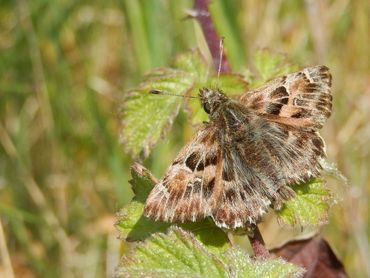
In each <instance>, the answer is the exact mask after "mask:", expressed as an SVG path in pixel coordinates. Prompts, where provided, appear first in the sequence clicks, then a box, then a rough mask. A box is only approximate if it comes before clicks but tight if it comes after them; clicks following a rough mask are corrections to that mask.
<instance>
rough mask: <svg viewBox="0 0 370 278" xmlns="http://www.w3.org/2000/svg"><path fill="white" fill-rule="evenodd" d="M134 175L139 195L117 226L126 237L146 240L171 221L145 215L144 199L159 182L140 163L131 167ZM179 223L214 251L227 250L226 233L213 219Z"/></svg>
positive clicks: (119, 219) (167, 226)
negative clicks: (158, 219)
mask: <svg viewBox="0 0 370 278" xmlns="http://www.w3.org/2000/svg"><path fill="white" fill-rule="evenodd" d="M131 175H132V179H131V181H130V183H131V185H132V189H133V191H134V192H135V194H136V195H135V197H134V200H133V201H132V202H131V203H130V204H128V205H127V206H125V207H124V208H123V209H121V211H120V212H119V214H118V221H117V223H116V227H117V229H118V231H119V232H120V234H121V237H122V238H123V239H126V240H128V241H138V240H144V239H145V238H147V237H148V236H150V235H151V234H153V233H156V232H164V231H166V230H167V229H168V228H169V227H170V226H171V224H170V223H164V222H159V221H153V220H151V219H149V218H147V217H145V216H143V212H144V203H145V200H146V198H147V197H148V195H149V193H150V190H151V189H152V188H153V186H154V184H155V183H156V179H155V178H154V177H153V176H152V175H151V174H150V172H149V171H148V170H147V169H145V167H143V166H142V165H140V164H138V163H136V164H134V165H133V166H132V167H131ZM180 226H181V227H182V228H184V229H185V230H188V231H191V232H193V233H194V234H195V235H196V237H197V238H198V239H199V240H201V241H202V242H203V244H205V245H206V246H207V247H209V249H210V250H212V251H214V252H220V251H224V250H225V249H226V248H227V247H228V246H229V241H228V239H227V236H226V234H225V233H224V231H222V230H221V229H220V228H218V227H217V226H216V225H215V224H214V223H213V221H212V220H211V219H205V220H203V221H201V222H195V223H193V222H189V223H184V224H181V225H180Z"/></svg>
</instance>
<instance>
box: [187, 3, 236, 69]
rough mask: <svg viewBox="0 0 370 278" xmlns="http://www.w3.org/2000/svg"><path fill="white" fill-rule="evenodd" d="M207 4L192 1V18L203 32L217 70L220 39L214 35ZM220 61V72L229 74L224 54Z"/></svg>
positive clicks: (214, 30)
mask: <svg viewBox="0 0 370 278" xmlns="http://www.w3.org/2000/svg"><path fill="white" fill-rule="evenodd" d="M209 2H210V1H209V0H194V8H193V17H195V18H196V19H197V20H198V22H199V24H200V26H201V28H202V30H203V34H204V37H205V39H206V42H207V44H208V48H209V50H210V52H211V55H212V59H213V64H214V66H215V69H216V70H218V67H219V65H220V51H221V49H220V41H221V39H220V37H219V36H218V35H217V33H216V29H215V26H214V24H213V21H212V18H211V15H210V12H209V9H208V4H209ZM221 60H222V62H221V65H220V72H221V73H222V72H230V71H231V68H230V65H229V62H228V60H227V57H226V54H225V52H223V53H222V59H221Z"/></svg>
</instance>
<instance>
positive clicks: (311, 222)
mask: <svg viewBox="0 0 370 278" xmlns="http://www.w3.org/2000/svg"><path fill="white" fill-rule="evenodd" d="M292 188H293V190H294V191H295V193H296V196H295V197H294V198H292V199H291V200H289V201H287V202H286V203H285V204H284V205H283V207H282V209H281V210H280V211H278V212H277V213H278V216H279V217H280V220H282V222H284V223H287V224H290V225H301V226H317V225H321V224H325V223H326V222H327V220H328V210H329V208H330V205H331V200H332V196H331V195H330V192H329V190H328V189H327V188H326V187H325V182H323V181H321V180H319V179H313V180H311V181H309V182H306V183H303V184H298V185H293V186H292Z"/></svg>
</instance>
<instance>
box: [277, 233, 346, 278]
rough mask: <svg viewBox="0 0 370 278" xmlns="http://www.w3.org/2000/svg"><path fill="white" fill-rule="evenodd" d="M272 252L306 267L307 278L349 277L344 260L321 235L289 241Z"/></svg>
mask: <svg viewBox="0 0 370 278" xmlns="http://www.w3.org/2000/svg"><path fill="white" fill-rule="evenodd" d="M271 253H273V254H275V255H277V256H280V257H282V258H284V259H285V260H287V261H289V262H291V263H294V264H296V265H300V266H303V267H304V268H306V270H307V272H306V273H305V275H304V276H303V277H305V278H311V277H315V278H334V277H335V278H338V277H339V278H345V277H348V275H347V273H346V271H345V269H344V266H343V264H342V262H341V261H339V259H338V258H337V257H336V255H335V254H334V252H333V250H332V249H331V247H330V245H329V243H328V242H327V241H326V240H325V239H323V238H322V237H320V236H316V237H313V238H310V239H306V240H298V241H292V242H289V243H287V244H285V245H284V246H282V247H280V248H275V249H273V250H271Z"/></svg>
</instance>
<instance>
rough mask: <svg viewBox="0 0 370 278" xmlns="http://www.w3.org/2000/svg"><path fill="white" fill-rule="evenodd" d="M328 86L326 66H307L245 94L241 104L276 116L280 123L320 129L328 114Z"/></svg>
mask: <svg viewBox="0 0 370 278" xmlns="http://www.w3.org/2000/svg"><path fill="white" fill-rule="evenodd" d="M330 86H331V75H330V72H329V69H328V68H327V67H325V66H315V67H309V68H305V69H303V70H302V71H299V72H296V73H291V74H288V75H285V76H282V77H280V78H277V79H275V80H272V81H270V82H268V83H267V84H265V85H264V86H262V87H261V88H258V89H255V90H253V91H250V92H247V93H245V94H244V95H242V96H241V98H240V102H241V103H242V104H244V105H246V106H247V107H249V108H250V109H252V110H255V111H257V112H258V113H260V114H264V115H274V116H277V117H279V118H281V119H280V121H284V122H291V123H292V124H293V125H296V126H299V125H304V126H305V127H306V126H311V127H315V128H321V127H322V125H323V124H324V122H325V121H326V119H327V118H328V117H329V116H330V114H331V108H332V96H331V94H330ZM289 118H290V120H289ZM272 119H276V117H273V118H272ZM278 120H279V119H278ZM297 123H298V124H297Z"/></svg>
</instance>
